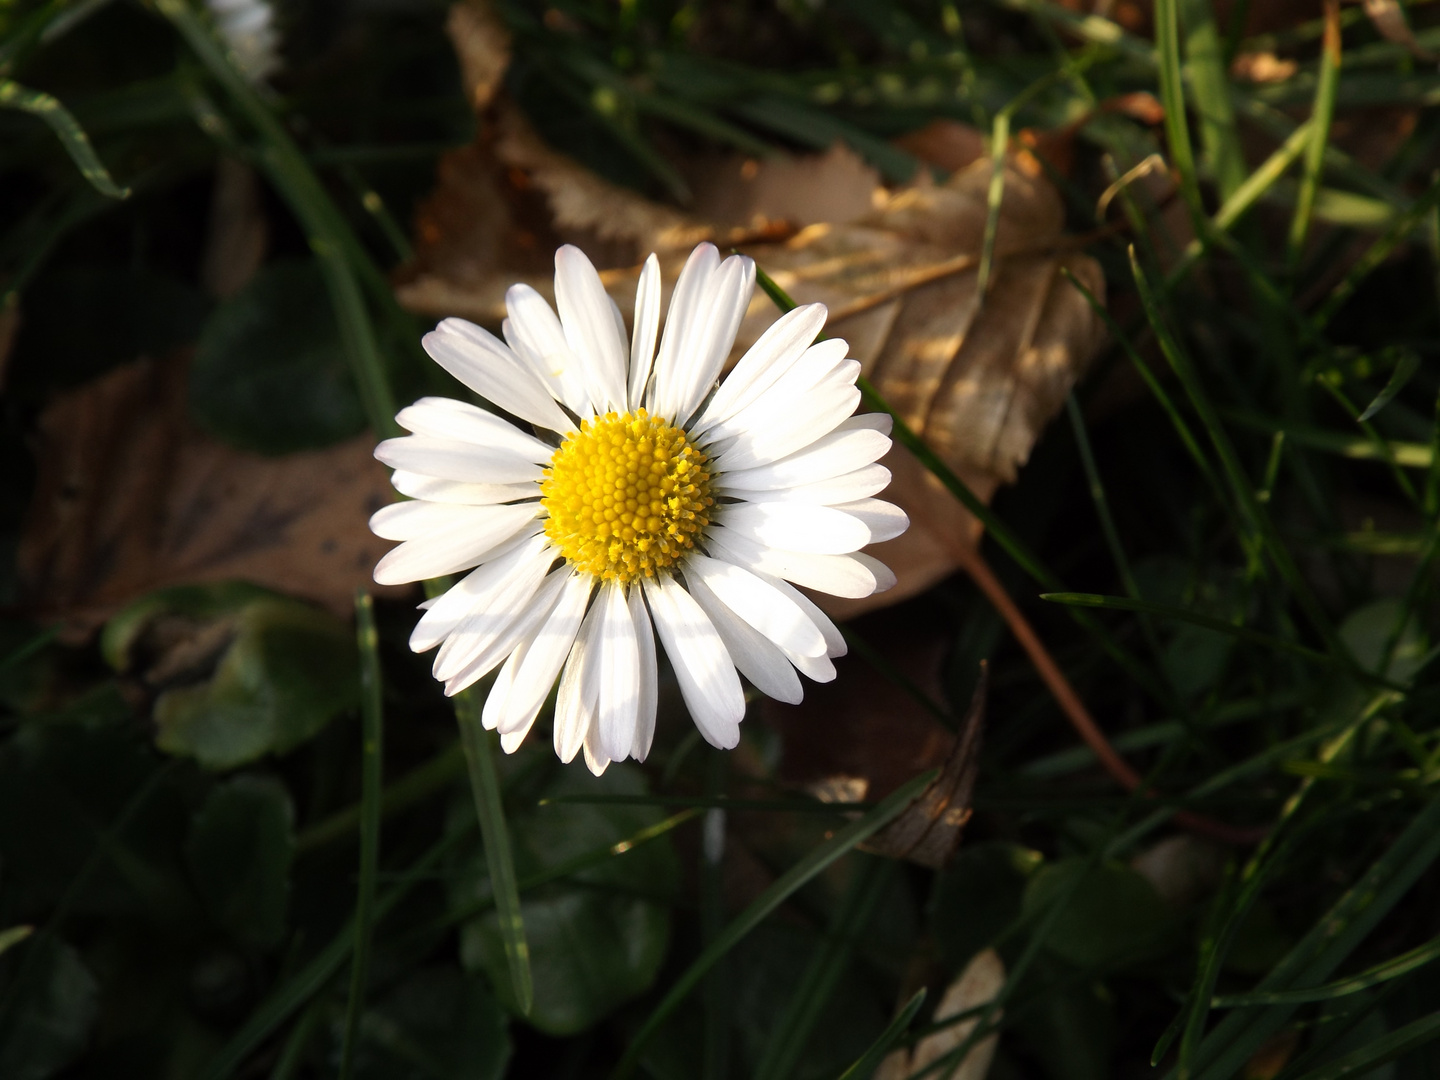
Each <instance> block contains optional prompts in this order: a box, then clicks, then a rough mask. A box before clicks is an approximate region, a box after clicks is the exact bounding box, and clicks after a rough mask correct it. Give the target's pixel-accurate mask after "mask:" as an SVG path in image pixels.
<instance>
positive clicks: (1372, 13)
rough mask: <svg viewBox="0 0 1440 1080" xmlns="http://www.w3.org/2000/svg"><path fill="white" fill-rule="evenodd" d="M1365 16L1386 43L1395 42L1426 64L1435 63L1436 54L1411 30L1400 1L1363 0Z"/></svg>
mask: <svg viewBox="0 0 1440 1080" xmlns="http://www.w3.org/2000/svg"><path fill="white" fill-rule="evenodd" d="M1363 2H1364V7H1365V14H1366V15H1367V16H1369V18H1370V22H1371V25H1373V26H1374V27H1375V30H1376V32H1377V33H1379V35H1380V36H1381V37H1383V38H1384V39H1385V40H1386V41H1393V42H1394V43H1395V44H1396V45H1400V46H1403V47H1404V48H1405V49H1406V50H1407V51H1408V52H1409V53H1410V55H1411V56H1413V57H1415V59H1417V60H1423V61H1425V62H1426V63H1431V64H1433V63H1434V62H1435V59H1436V57H1435V54H1434V53H1433V52H1431V51H1430V50H1429V49H1427V48H1425V46H1423V45H1421V44H1420V42H1419V40H1417V39H1416V37H1415V31H1414V30H1411V29H1410V22H1409V20H1408V19H1406V18H1405V9H1404V8H1402V7H1401V6H1400V4H1399V2H1398V0H1363Z"/></svg>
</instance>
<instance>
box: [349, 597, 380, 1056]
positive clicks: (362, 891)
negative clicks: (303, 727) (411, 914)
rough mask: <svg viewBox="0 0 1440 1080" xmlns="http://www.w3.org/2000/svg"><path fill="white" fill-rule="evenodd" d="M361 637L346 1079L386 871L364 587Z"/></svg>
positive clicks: (372, 649) (375, 655) (374, 656)
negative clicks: (378, 886)
mask: <svg viewBox="0 0 1440 1080" xmlns="http://www.w3.org/2000/svg"><path fill="white" fill-rule="evenodd" d="M355 636H356V643H357V645H358V646H359V649H360V730H361V752H360V777H361V779H360V792H361V795H360V880H359V884H358V886H357V890H356V898H355V958H354V961H353V963H352V965H351V969H350V1000H349V1001H348V1002H347V1004H346V1006H345V1034H344V1040H343V1042H342V1044H341V1051H340V1080H350V1077H351V1076H353V1075H354V1070H355V1049H356V1047H357V1045H358V1043H359V1038H360V1016H361V1013H362V1012H363V1011H364V1008H365V987H366V983H367V982H368V980H369V976H370V942H371V939H372V937H373V935H374V931H375V876H376V874H377V873H378V872H379V869H380V792H381V789H382V787H383V786H384V774H383V768H384V745H385V715H384V710H383V709H382V707H381V700H380V654H379V638H378V637H377V636H376V633H375V601H374V600H373V599H372V598H371V596H370V594H369V593H368V592H366V591H365V589H364V588H360V589H358V590H356V593H355Z"/></svg>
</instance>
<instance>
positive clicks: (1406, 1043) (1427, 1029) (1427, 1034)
mask: <svg viewBox="0 0 1440 1080" xmlns="http://www.w3.org/2000/svg"><path fill="white" fill-rule="evenodd" d="M1437 1038H1440V1012H1433V1013H1431V1014H1430V1015H1429V1016H1423V1017H1421V1018H1420V1019H1419V1020H1414V1021H1412V1022H1410V1023H1408V1024H1406V1025H1405V1026H1404V1027H1400V1028H1396V1029H1395V1030H1394V1031H1392V1032H1390V1033H1388V1034H1386V1035H1383V1036H1381V1037H1380V1038H1378V1039H1376V1040H1375V1041H1373V1042H1370V1043H1367V1044H1366V1045H1364V1046H1362V1047H1360V1049H1358V1050H1352V1051H1351V1052H1350V1053H1348V1054H1344V1055H1342V1056H1341V1057H1338V1058H1336V1059H1335V1060H1334V1061H1332V1062H1330V1063H1328V1064H1326V1065H1322V1066H1321V1067H1320V1068H1318V1069H1312V1070H1311V1071H1310V1072H1307V1073H1305V1074H1303V1075H1302V1076H1300V1077H1298V1078H1297V1080H1341V1078H1342V1077H1350V1076H1373V1075H1375V1072H1374V1070H1378V1069H1379V1067H1380V1066H1381V1065H1384V1064H1386V1063H1387V1062H1391V1061H1394V1060H1396V1059H1397V1058H1400V1057H1403V1056H1404V1055H1406V1054H1408V1053H1409V1052H1410V1051H1411V1050H1415V1049H1417V1048H1418V1047H1421V1046H1424V1045H1425V1044H1426V1043H1428V1042H1431V1041H1433V1040H1435V1039H1437Z"/></svg>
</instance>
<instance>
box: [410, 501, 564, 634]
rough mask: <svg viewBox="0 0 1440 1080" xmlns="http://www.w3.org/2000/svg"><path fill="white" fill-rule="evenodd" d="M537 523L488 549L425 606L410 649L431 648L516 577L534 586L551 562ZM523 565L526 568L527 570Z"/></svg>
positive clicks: (485, 605) (487, 603)
mask: <svg viewBox="0 0 1440 1080" xmlns="http://www.w3.org/2000/svg"><path fill="white" fill-rule="evenodd" d="M540 527H541V526H540V522H538V521H536V522H534V523H533V524H532V525H531V526H530V527H529V528H528V529H522V530H521V531H520V532H519V533H517V534H516V535H515V536H514V537H512V538H511V539H510V540H508V541H506V544H505V546H504V548H503V550H502V548H500V547H497V548H496V549H495V550H494V551H493V552H491V554H490V557H489V559H487V561H486V562H484V563H483V564H481V565H480V566H478V567H476V568H475V569H474V570H472V571H471V572H470V573H469V574H467V575H466V576H465V577H463V578H461V579H460V581H459V582H458V583H456V584H455V585H452V586H451V587H450V588H449V589H447V590H446V591H445V592H444V593H443V594H441V595H440V596H439V597H438V598H436V599H435V600H434V601H426V603H427V604H428V605H429V606H428V607H427V608H426V610H425V614H424V615H422V616H421V617H420V621H419V622H418V623H417V624H416V625H415V629H414V631H413V632H412V633H411V634H410V648H411V649H413V650H414V651H415V652H424V651H425V650H426V649H433V648H434V647H435V646H436V645H438V644H440V642H442V641H444V640H445V638H447V637H449V636H450V633H451V632H452V631H453V630H454V629H455V628H456V627H457V626H459V625H460V623H461V621H462V620H463V619H465V617H466V616H468V615H470V614H472V613H473V612H475V611H477V610H479V611H483V610H485V609H486V608H488V607H489V606H490V605H491V603H492V600H493V597H494V596H495V595H496V594H497V593H498V592H499V591H500V590H501V589H503V588H504V587H505V586H506V584H507V583H509V582H512V581H513V580H514V579H515V578H516V577H517V576H519V577H525V576H529V577H530V578H531V579H532V580H533V581H534V582H535V583H536V584H537V585H538V584H539V582H540V579H541V578H542V577H544V575H545V571H546V569H547V568H548V567H549V565H550V563H551V562H553V561H554V558H555V555H554V552H553V551H550V552H549V553H548V554H547V549H548V544H547V542H546V539H545V537H544V535H543V534H541V532H540ZM527 567H528V568H530V569H528V570H527Z"/></svg>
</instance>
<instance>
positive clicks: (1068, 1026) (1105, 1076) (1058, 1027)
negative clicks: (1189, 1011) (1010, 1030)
mask: <svg viewBox="0 0 1440 1080" xmlns="http://www.w3.org/2000/svg"><path fill="white" fill-rule="evenodd" d="M1057 932H1058V931H1057ZM1056 966H1057V965H1054V964H1053V963H1051V964H1045V963H1040V964H1037V965H1036V967H1037V971H1036V978H1039V979H1045V978H1047V977H1048V978H1049V979H1050V980H1053V981H1054V982H1055V983H1056V985H1050V986H1047V987H1045V988H1044V989H1043V991H1041V992H1040V993H1039V997H1038V1000H1037V1001H1036V1003H1035V1006H1034V1007H1033V1008H1028V1009H1025V1010H1023V1011H1018V1012H1017V1016H1016V1017H1015V1020H1014V1026H1015V1029H1016V1033H1017V1035H1018V1036H1019V1040H1020V1042H1021V1043H1022V1044H1023V1045H1024V1046H1026V1047H1027V1048H1028V1049H1030V1050H1032V1051H1033V1052H1034V1053H1035V1054H1036V1056H1038V1057H1039V1058H1040V1061H1041V1063H1042V1065H1043V1067H1044V1072H1043V1075H1045V1076H1046V1077H1048V1078H1049V1080H1113V1078H1114V1076H1115V1070H1114V1068H1113V1067H1112V1060H1111V1059H1112V1058H1113V1057H1114V1052H1115V1035H1116V1031H1115V1029H1116V1023H1115V1006H1114V1004H1113V1002H1112V1000H1111V998H1110V995H1109V994H1107V993H1106V992H1105V990H1104V988H1103V987H1102V986H1101V985H1100V984H1098V983H1094V982H1086V983H1080V984H1078V985H1077V984H1076V983H1074V982H1073V981H1063V982H1062V981H1060V979H1061V973H1060V972H1058V971H1056V970H1054V968H1055V967H1056Z"/></svg>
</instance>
